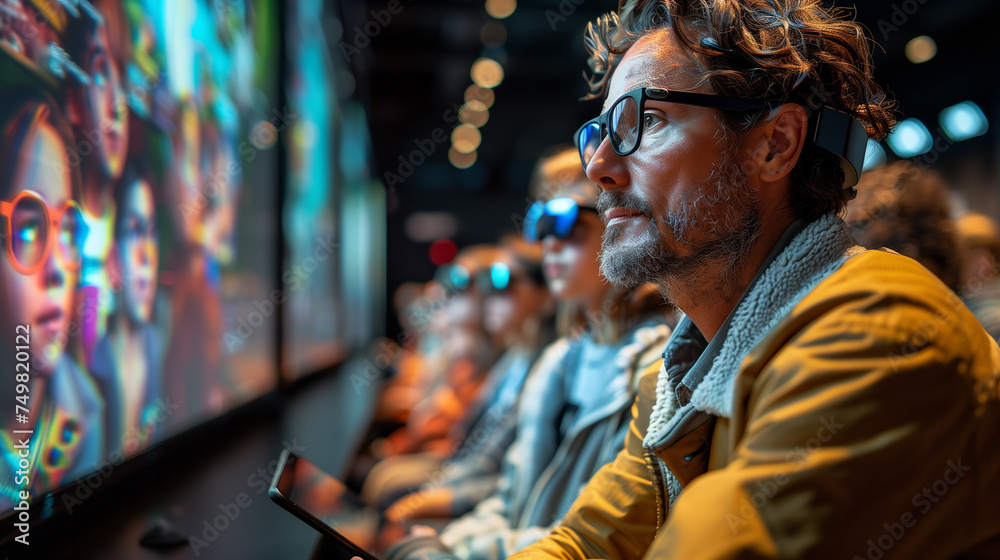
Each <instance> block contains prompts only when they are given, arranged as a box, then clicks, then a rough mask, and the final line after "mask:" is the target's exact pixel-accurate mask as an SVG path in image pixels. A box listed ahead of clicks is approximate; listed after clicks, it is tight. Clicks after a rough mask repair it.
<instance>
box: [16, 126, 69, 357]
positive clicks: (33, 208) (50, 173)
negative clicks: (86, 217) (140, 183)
mask: <svg viewBox="0 0 1000 560" xmlns="http://www.w3.org/2000/svg"><path fill="white" fill-rule="evenodd" d="M15 161H16V162H17V163H16V165H17V168H16V169H15V170H14V173H13V175H12V177H13V182H12V186H13V189H12V191H11V192H10V193H9V194H5V195H4V196H3V197H2V198H3V201H4V202H11V201H12V200H13V199H14V198H15V197H17V195H18V194H19V193H20V192H21V191H24V190H31V191H34V192H35V193H38V195H40V198H41V201H40V202H35V203H34V204H27V205H17V206H16V207H15V210H14V211H13V213H12V216H11V217H10V218H9V220H10V227H11V230H10V231H11V232H12V234H11V237H10V239H7V240H5V244H8V245H9V244H11V243H14V244H20V245H21V246H23V245H26V244H31V243H35V244H36V245H38V246H40V247H44V246H45V244H44V243H42V241H43V239H42V237H43V236H44V237H45V238H46V240H45V242H46V243H48V246H49V248H48V251H47V253H46V254H45V257H44V259H43V260H42V261H41V262H40V264H38V265H37V266H33V267H31V271H30V272H29V273H25V272H23V271H19V270H18V269H17V268H15V265H14V263H13V262H12V251H9V250H5V251H3V257H0V263H2V264H0V281H2V284H0V288H2V290H0V299H2V303H3V310H4V315H5V317H6V320H7V321H9V322H11V323H13V324H14V325H28V326H29V327H30V337H31V357H32V363H33V364H37V365H33V367H32V371H34V372H36V373H41V374H43V375H45V374H50V373H51V372H52V369H53V368H54V365H55V363H56V362H58V360H59V358H61V357H62V354H63V352H64V350H65V348H66V338H67V330H68V327H69V321H70V317H71V312H72V307H73V292H74V289H75V288H76V283H77V271H78V270H79V269H78V267H76V266H73V265H72V264H71V265H70V266H67V262H66V261H67V260H68V259H69V260H73V257H74V255H73V254H67V251H66V250H63V249H61V248H60V247H59V245H60V243H59V241H60V238H62V240H63V241H64V242H65V241H72V245H73V246H74V247H78V246H79V245H78V244H79V243H80V241H81V240H78V239H73V238H72V236H68V235H63V234H61V233H60V230H59V228H58V227H57V228H53V227H52V226H51V225H48V226H46V225H45V224H44V219H43V216H42V213H41V212H40V208H41V206H40V204H45V205H46V206H47V208H48V213H49V215H50V216H55V215H58V214H59V211H60V210H61V209H62V208H64V207H65V205H66V203H67V202H69V201H70V200H71V190H70V175H69V161H68V157H67V155H66V145H65V144H64V143H63V141H62V138H61V137H60V136H59V134H58V132H56V129H55V128H54V127H52V125H51V124H49V123H48V122H42V123H41V124H39V125H38V126H37V127H36V128H35V129H34V130H33V131H31V132H30V133H29V135H28V137H27V138H25V141H24V144H23V145H22V148H21V153H20V154H18V156H17V158H16V160H15ZM32 200H33V201H34V200H36V199H32ZM22 206H23V209H17V208H22ZM21 251H22V249H18V250H17V251H13V252H14V253H16V254H22V253H21ZM36 254H40V253H38V252H37V251H36ZM22 258H24V257H22ZM77 262H78V261H77ZM22 265H23V263H22ZM22 268H23V267H22ZM12 332H13V331H12ZM36 369H37V371H36Z"/></svg>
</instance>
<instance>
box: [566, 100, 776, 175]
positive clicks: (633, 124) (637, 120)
mask: <svg viewBox="0 0 1000 560" xmlns="http://www.w3.org/2000/svg"><path fill="white" fill-rule="evenodd" d="M648 99H652V100H653V101H669V102H670V103H680V104H682V105H694V106H696V107H708V108H710V109H719V110H721V111H735V112H740V113H746V112H749V111H760V110H763V109H767V108H769V107H770V105H768V104H766V103H760V102H758V101H752V100H749V99H737V98H735V97H726V96H723V95H714V94H710V93H695V92H691V91H673V90H669V89H662V88H636V89H633V90H632V91H630V92H628V93H626V94H625V95H623V96H621V97H619V98H618V100H617V101H615V103H614V105H612V106H611V108H610V109H608V110H607V111H605V112H604V114H602V115H601V116H599V117H597V118H595V119H591V120H589V121H587V122H586V123H585V124H584V125H583V126H581V127H580V129H579V130H577V131H576V134H575V135H574V137H573V139H574V142H575V143H576V147H577V149H578V150H580V161H581V162H582V163H583V167H584V169H586V168H587V165H589V164H590V160H591V159H593V157H594V154H595V153H597V149H598V148H599V147H600V146H601V142H603V141H604V138H605V136H607V137H609V138H610V139H611V147H612V148H613V149H614V150H615V153H616V154H618V155H620V156H627V155H630V154H632V153H633V152H635V151H636V149H637V148H638V147H639V142H640V141H641V140H642V129H643V127H644V122H643V118H642V111H643V108H644V107H645V104H646V100H648Z"/></svg>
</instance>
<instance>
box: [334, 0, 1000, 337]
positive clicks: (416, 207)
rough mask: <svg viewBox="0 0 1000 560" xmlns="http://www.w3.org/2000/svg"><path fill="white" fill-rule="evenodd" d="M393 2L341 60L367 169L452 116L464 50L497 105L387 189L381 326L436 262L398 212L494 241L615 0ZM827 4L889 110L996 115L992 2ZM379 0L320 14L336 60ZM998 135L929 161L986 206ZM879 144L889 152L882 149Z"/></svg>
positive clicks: (562, 122) (520, 207) (584, 108)
mask: <svg viewBox="0 0 1000 560" xmlns="http://www.w3.org/2000/svg"><path fill="white" fill-rule="evenodd" d="M400 2H401V10H400V11H399V13H398V14H395V15H393V16H392V18H391V20H390V21H389V23H388V24H386V25H384V26H381V29H380V30H379V33H378V34H377V35H376V36H375V37H374V38H373V40H372V42H371V44H370V45H368V46H367V47H366V48H363V49H359V50H360V51H361V52H360V53H359V54H354V55H353V56H351V57H350V58H351V61H350V65H351V67H352V69H353V70H354V72H355V74H356V77H357V91H356V93H355V95H356V96H357V97H358V98H359V99H361V100H362V101H363V102H364V103H365V104H366V106H367V107H368V115H369V122H370V126H371V135H372V142H373V147H374V153H375V162H374V163H375V165H374V171H375V172H376V173H377V174H379V175H380V176H384V173H385V172H396V170H397V166H398V165H399V162H398V157H399V156H400V155H403V156H405V155H407V154H409V153H410V152H411V151H412V150H413V149H414V141H415V140H418V139H424V138H427V137H429V136H430V134H431V132H432V131H433V130H434V129H436V128H439V127H447V128H449V129H450V127H452V126H454V124H455V123H452V124H450V125H449V124H447V123H446V122H445V121H444V120H443V118H442V115H443V113H444V112H445V111H446V110H448V109H449V108H450V107H452V106H453V105H454V104H455V103H461V102H462V101H463V92H464V91H465V88H466V87H467V86H469V85H470V84H471V83H472V82H471V79H470V75H469V70H470V67H471V66H472V63H473V62H474V61H475V60H476V59H477V58H479V57H480V56H490V57H492V58H495V59H496V60H498V61H500V62H501V63H502V64H503V67H504V72H505V78H504V80H503V83H501V84H500V85H499V86H498V87H497V88H496V89H495V94H496V102H495V104H494V105H493V107H492V108H490V119H489V122H487V124H486V125H485V126H483V127H482V129H481V132H482V135H483V140H482V144H481V146H480V149H479V152H478V160H477V162H476V164H475V165H473V166H472V167H471V168H469V169H465V170H460V169H457V168H455V167H453V166H452V165H451V164H450V163H449V162H448V159H447V149H448V146H449V143H448V142H445V143H444V144H441V145H438V147H437V149H436V151H435V152H434V153H433V154H432V155H431V156H430V157H429V158H428V161H427V162H425V163H424V164H422V165H421V166H419V167H417V169H416V171H415V173H414V174H413V175H412V176H411V177H409V178H408V179H406V180H405V182H404V183H402V184H398V185H395V187H394V189H392V190H390V191H389V192H388V193H387V194H388V232H387V233H388V278H387V283H388V285H387V296H388V298H389V299H388V301H389V302H390V306H389V310H388V312H389V317H388V322H387V324H388V325H390V327H389V328H390V333H389V334H390V335H391V334H393V332H392V330H393V329H394V328H397V326H396V323H395V319H394V318H393V316H392V309H391V301H392V299H391V296H392V292H393V290H394V289H395V288H396V287H397V286H399V285H400V284H401V283H402V282H405V281H425V280H428V279H430V278H431V276H432V274H433V272H434V269H435V265H434V264H433V263H432V262H431V259H430V257H429V253H428V250H429V247H430V242H429V241H414V240H413V239H411V238H410V237H409V236H408V235H407V233H406V231H405V224H406V221H407V219H408V218H410V217H411V216H413V215H414V214H416V213H420V212H444V213H447V214H451V215H452V216H454V218H455V219H456V220H457V224H458V227H457V229H456V230H455V231H454V233H452V234H451V235H450V236H448V237H450V239H451V240H453V241H454V242H455V243H456V244H457V245H458V246H459V247H463V246H466V245H469V244H473V243H480V242H490V241H494V240H496V239H497V237H498V236H499V234H500V233H501V232H502V231H503V230H505V229H512V228H513V227H514V225H515V223H514V220H513V219H512V218H511V215H512V214H515V215H516V214H521V215H523V212H524V210H525V209H526V207H527V204H528V203H527V202H526V197H527V184H528V180H529V177H530V173H531V169H532V166H533V165H534V162H535V161H536V160H537V159H538V157H539V156H540V155H541V154H542V153H543V151H544V150H545V149H546V148H548V147H549V146H552V145H553V144H557V143H565V142H568V141H569V140H570V138H571V135H572V133H573V131H574V130H575V129H576V128H577V127H578V126H579V124H580V123H582V122H583V121H585V120H587V119H589V118H592V117H593V116H596V114H597V113H598V112H599V110H600V102H599V101H590V102H580V101H578V100H579V99H580V98H581V97H582V96H584V95H585V94H586V93H587V89H586V85H585V82H584V79H583V71H584V69H585V67H586V66H585V65H586V54H585V51H584V47H583V40H582V37H583V31H584V28H585V26H586V24H587V23H588V22H589V21H592V20H593V19H595V18H596V17H597V16H598V15H600V14H602V13H605V12H607V11H609V10H612V9H614V8H615V3H613V2H607V1H603V2H602V1H597V0H562V1H559V0H521V1H520V2H518V4H517V8H516V10H515V11H514V13H513V15H511V16H510V17H509V18H506V19H503V20H495V19H493V18H492V17H491V16H489V15H488V14H487V13H486V10H485V9H484V2H483V1H482V0H429V1H425V0H414V1H412V2H411V1H409V0H400ZM836 4H837V5H838V6H842V7H848V8H851V7H853V9H854V10H855V14H856V19H857V20H858V21H860V22H861V23H863V24H864V25H865V26H866V27H867V28H868V29H869V30H870V31H871V34H872V36H873V38H874V39H875V40H876V42H877V46H876V48H875V52H874V60H875V64H876V77H877V78H878V80H879V81H880V82H881V83H882V84H884V85H885V86H887V88H888V90H889V91H890V92H891V94H892V95H893V96H894V97H895V98H896V99H897V100H898V101H899V111H900V115H901V117H902V118H908V117H916V118H919V119H920V120H921V121H923V122H924V123H925V124H926V125H927V126H928V128H929V129H930V131H931V134H932V135H934V134H935V133H936V129H937V126H938V125H937V121H938V113H939V112H940V111H941V109H943V108H945V107H948V106H951V105H953V104H955V103H958V102H961V101H964V100H972V101H974V102H975V103H977V104H978V105H979V106H980V107H981V108H982V109H983V111H984V112H985V113H986V115H987V117H988V118H989V119H990V122H991V123H996V122H1000V75H998V70H1000V65H998V64H997V62H996V60H995V58H994V55H993V53H994V52H995V50H996V35H997V33H996V24H997V21H998V16H1000V4H998V3H996V2H990V1H988V0H950V1H947V2H946V1H944V0H895V1H889V0H868V1H866V2H864V3H860V2H859V3H856V4H851V3H848V2H836ZM387 5H388V0H374V1H368V2H365V3H363V4H362V3H355V4H351V5H350V6H345V7H344V8H343V9H344V13H343V22H344V23H342V24H341V23H340V22H337V21H329V22H327V23H328V24H327V25H326V26H325V29H326V33H327V36H328V38H329V39H330V43H331V51H330V52H331V56H340V57H343V56H344V54H343V48H342V43H343V44H346V45H351V44H352V41H353V40H354V38H355V36H356V30H355V29H354V26H359V27H363V26H364V25H365V24H366V23H368V22H370V21H372V20H373V17H374V16H373V15H372V11H373V10H374V11H376V12H378V11H379V10H383V9H385V8H386V6H387ZM908 12H912V13H908ZM563 14H566V15H565V16H564V15H563ZM553 15H558V17H553ZM563 18H565V19H563ZM894 18H895V20H894ZM491 21H499V23H500V24H502V25H503V26H504V28H505V29H506V35H507V38H506V41H505V42H504V44H503V45H502V46H500V47H487V46H485V45H484V43H483V41H482V39H481V37H480V31H481V29H482V27H483V25H484V24H486V23H488V22H491ZM550 21H551V22H552V23H554V24H555V25H552V24H551V23H550ZM880 22H882V24H881V25H880ZM920 35H929V36H930V37H931V38H933V39H934V40H935V41H936V43H937V46H938V54H937V56H936V57H935V58H934V59H932V60H931V61H929V62H926V63H924V64H919V65H917V64H913V63H911V62H909V61H908V60H907V58H906V56H905V55H904V49H905V46H906V44H907V42H908V41H909V40H910V39H912V38H914V37H917V36H920ZM997 140H998V136H997V129H996V128H995V127H992V128H991V129H990V131H989V132H988V133H987V134H986V135H985V136H982V137H979V138H975V139H972V140H968V141H965V142H961V143H958V144H956V145H954V146H952V147H951V148H950V149H949V150H948V151H947V152H945V153H943V154H941V158H940V160H939V161H938V162H937V163H936V164H935V165H934V166H933V167H934V168H935V169H938V170H940V171H941V172H942V173H943V174H944V175H945V177H946V178H947V179H948V181H949V183H950V184H951V186H952V187H953V188H954V189H955V191H956V192H959V193H961V196H960V197H959V203H960V205H961V204H962V201H965V203H966V204H968V205H969V206H972V207H974V208H976V209H977V210H978V211H980V212H984V213H986V214H989V215H993V216H997V214H998V210H1000V205H998V200H997V196H996V193H997V186H998V181H997V168H996V164H995V163H994V160H995V159H996V158H994V157H993V155H994V154H995V153H996V146H997ZM887 151H888V150H887ZM888 154H889V159H890V161H891V160H893V159H894V156H893V154H892V152H891V151H888Z"/></svg>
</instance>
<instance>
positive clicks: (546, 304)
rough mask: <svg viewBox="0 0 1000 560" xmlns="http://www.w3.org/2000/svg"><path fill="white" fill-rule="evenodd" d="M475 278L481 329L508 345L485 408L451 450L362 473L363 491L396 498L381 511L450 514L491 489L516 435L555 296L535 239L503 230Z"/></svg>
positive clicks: (547, 337) (380, 500)
mask: <svg viewBox="0 0 1000 560" xmlns="http://www.w3.org/2000/svg"><path fill="white" fill-rule="evenodd" d="M475 283H476V289H477V290H479V291H480V292H481V293H482V294H484V299H483V324H484V327H485V328H486V332H487V333H488V334H489V335H490V336H493V337H494V338H497V339H499V340H498V342H499V344H500V345H501V346H503V347H505V348H506V349H507V350H506V351H505V352H504V354H503V355H502V356H501V357H500V359H499V360H497V362H496V363H495V364H494V365H493V367H492V370H491V372H490V373H489V374H488V376H487V381H486V386H485V387H484V388H483V390H482V393H483V395H482V398H481V399H480V400H481V403H479V404H478V406H480V407H481V408H482V409H483V413H482V414H480V415H479V416H478V418H476V421H475V423H474V424H473V425H472V428H471V429H469V428H468V427H467V426H464V425H461V424H459V425H457V426H456V427H457V428H459V429H460V430H461V432H462V433H463V434H466V433H467V434H468V435H467V436H465V437H464V439H461V440H460V441H461V443H460V445H459V447H458V448H457V449H456V450H455V451H454V452H453V453H452V454H451V456H450V457H448V458H440V457H438V456H437V455H434V456H432V457H427V456H426V454H418V455H400V456H396V457H389V458H387V459H385V460H383V461H381V462H380V463H378V464H377V465H375V467H374V468H373V469H372V471H371V472H370V473H369V474H368V477H367V479H366V480H365V486H364V488H363V489H362V496H364V497H365V498H366V499H367V500H368V501H369V502H370V503H377V504H381V505H385V506H388V505H390V504H393V502H395V505H393V507H390V508H389V510H388V511H387V516H388V517H389V519H390V520H391V521H404V520H406V519H410V518H420V517H456V516H458V515H462V514H463V513H465V512H467V511H469V510H470V509H472V507H473V506H475V505H476V504H477V503H479V502H480V501H482V500H483V499H484V498H486V497H487V496H489V495H490V494H492V493H493V491H494V490H495V489H496V484H497V481H498V480H499V474H500V459H501V458H502V457H503V453H504V451H505V450H506V449H507V447H508V446H509V445H510V443H511V441H512V440H513V438H514V422H513V421H512V417H513V414H514V412H513V411H514V403H515V401H516V397H517V395H518V394H519V393H520V391H521V387H522V386H523V384H524V382H525V379H526V378H527V376H528V372H529V368H530V367H531V365H532V364H533V363H534V362H535V359H536V358H537V357H538V355H539V353H540V352H541V350H542V348H543V347H544V346H546V345H547V344H549V343H550V342H552V338H553V335H554V332H553V331H554V320H553V313H554V311H555V309H554V308H555V302H554V301H553V300H552V298H551V296H550V295H549V291H548V288H547V287H546V285H545V277H544V276H543V274H542V248H541V247H540V246H539V245H538V244H537V243H528V242H526V241H524V240H523V239H521V238H520V237H507V238H506V239H504V240H503V241H502V242H501V245H500V247H499V249H498V251H497V254H496V260H495V261H494V262H493V263H492V264H491V265H490V267H488V268H487V269H484V270H481V271H480V273H479V274H478V276H477V277H476V278H475ZM418 488H419V492H417V491H416V490H417V489H418ZM404 496H405V498H403V497H404ZM397 499H398V501H397Z"/></svg>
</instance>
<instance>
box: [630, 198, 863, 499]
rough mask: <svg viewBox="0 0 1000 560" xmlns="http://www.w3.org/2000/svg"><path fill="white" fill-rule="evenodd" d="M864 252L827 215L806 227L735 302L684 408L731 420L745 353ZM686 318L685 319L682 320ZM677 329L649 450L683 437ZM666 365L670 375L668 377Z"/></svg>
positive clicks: (670, 484) (671, 486) (671, 487)
mask: <svg viewBox="0 0 1000 560" xmlns="http://www.w3.org/2000/svg"><path fill="white" fill-rule="evenodd" d="M863 252H864V249H863V248H862V247H859V246H858V245H857V242H856V241H855V239H854V237H853V236H852V235H851V233H850V229H849V227H848V226H847V224H846V223H844V221H843V220H842V219H841V218H840V217H838V216H837V215H835V214H828V215H826V216H824V217H822V218H820V219H818V220H816V221H814V222H812V223H811V224H809V225H807V226H806V227H805V228H804V229H803V230H802V231H801V232H800V233H799V234H798V235H796V236H795V237H794V238H793V239H792V241H791V242H790V243H789V244H788V246H787V247H786V248H785V249H784V250H783V251H781V253H780V254H778V256H777V257H776V258H775V259H774V261H773V262H772V263H771V264H770V266H768V267H767V269H766V270H765V271H764V273H763V274H762V275H761V276H760V278H759V279H758V281H757V282H756V283H755V284H754V285H753V287H752V288H751V289H750V290H749V291H748V292H747V293H746V294H745V295H744V297H743V299H742V300H741V301H740V302H739V303H738V304H737V307H736V310H735V311H734V312H733V315H732V328H731V329H730V330H729V332H728V333H727V335H726V338H725V340H724V341H723V344H722V348H721V349H720V350H719V354H718V356H716V357H715V360H714V361H713V362H712V367H711V370H710V371H709V372H708V374H706V375H705V377H704V378H703V379H702V381H701V383H700V384H699V385H698V386H697V387H694V388H693V389H694V392H693V393H692V395H691V402H690V403H688V404H687V405H685V408H687V407H692V408H694V409H696V410H701V411H705V412H708V413H710V414H713V415H715V416H721V417H725V418H730V417H731V416H732V414H733V396H734V391H735V382H736V373H737V372H738V371H739V368H740V365H741V364H742V363H743V360H744V359H746V357H747V356H748V355H749V354H750V351H751V350H753V348H754V347H755V346H756V345H757V344H759V343H760V341H761V340H762V339H763V338H764V337H765V336H766V335H767V334H768V333H769V332H770V331H771V330H772V329H773V328H774V327H775V326H776V325H777V324H778V322H779V321H781V320H782V319H784V318H785V316H786V315H788V313H789V312H790V311H791V310H792V308H793V307H794V306H795V305H796V304H797V303H798V302H799V301H801V300H802V298H804V297H805V296H806V295H807V294H808V293H809V292H811V291H812V290H813V289H815V287H816V286H817V285H818V284H819V283H820V282H821V281H823V280H824V279H825V278H827V277H828V276H830V274H832V273H834V272H835V271H836V270H837V269H839V268H840V267H841V266H842V265H843V264H844V262H846V261H847V260H848V259H850V258H852V257H855V256H857V255H860V254H861V253H863ZM688 320H689V319H687V318H685V321H688ZM682 330H683V329H682V328H681V325H678V328H677V330H676V332H675V333H674V334H675V336H673V337H671V339H670V341H669V342H668V343H667V349H666V351H665V352H664V358H665V360H664V364H663V367H661V368H660V375H659V378H658V379H657V382H656V404H655V405H654V406H653V412H652V414H651V415H650V421H649V429H648V430H647V431H646V436H645V438H644V439H643V446H644V447H646V448H649V449H662V448H664V447H666V446H669V445H670V444H671V443H672V442H673V441H676V439H677V438H679V437H681V436H683V435H685V434H684V433H676V432H678V430H676V428H677V427H679V426H678V424H680V420H681V419H682V417H684V416H685V415H684V414H676V412H677V411H678V408H679V404H678V402H677V398H676V392H675V389H676V387H675V384H676V383H677V382H678V381H677V380H679V379H681V378H682V377H683V373H684V372H683V371H676V367H675V366H677V365H680V364H674V363H673V362H671V358H672V357H673V350H675V347H676V346H679V345H680V344H681V343H682V342H683V341H682V340H681V339H682V337H679V336H676V335H679V334H680V331H682ZM682 353H683V351H682ZM682 361H685V362H686V363H684V364H683V366H682V367H684V369H685V370H686V369H688V368H690V367H691V364H692V362H690V361H688V360H682ZM668 363H670V364H671V365H670V366H668ZM668 367H669V368H670V369H675V371H673V372H670V373H669V374H668V371H667V370H668ZM672 380H673V381H672ZM663 470H664V475H665V476H666V477H667V478H668V479H673V480H666V481H665V482H666V486H667V489H668V493H669V494H670V502H671V503H673V501H674V500H675V499H676V498H677V494H678V493H679V490H680V487H679V484H678V483H677V481H676V479H675V478H674V477H673V475H672V474H670V471H669V469H663Z"/></svg>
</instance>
